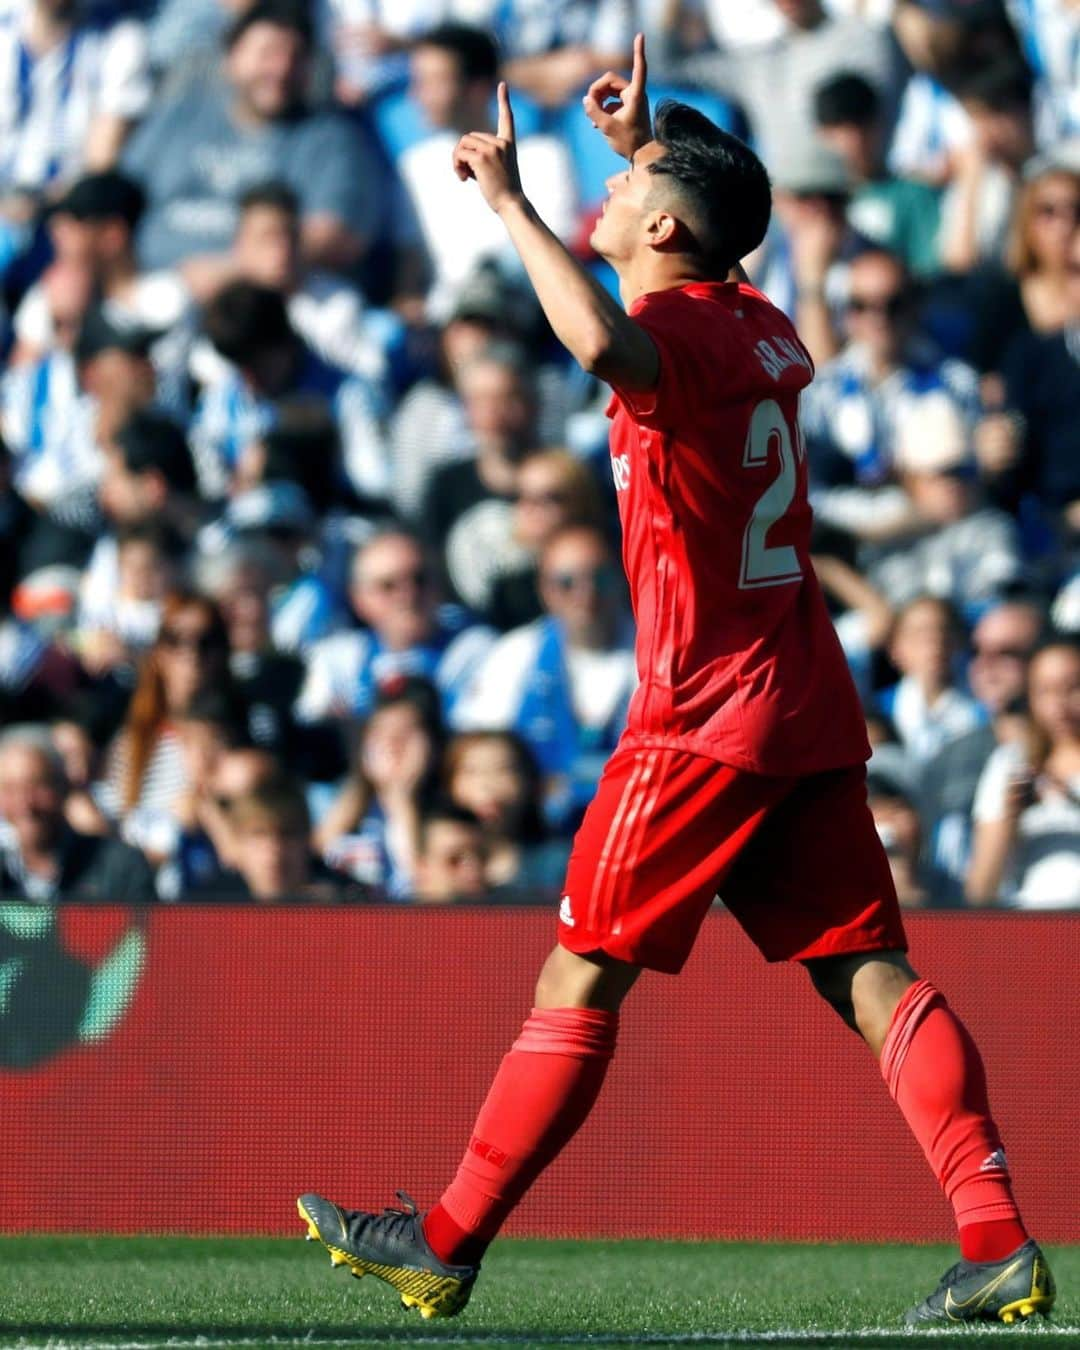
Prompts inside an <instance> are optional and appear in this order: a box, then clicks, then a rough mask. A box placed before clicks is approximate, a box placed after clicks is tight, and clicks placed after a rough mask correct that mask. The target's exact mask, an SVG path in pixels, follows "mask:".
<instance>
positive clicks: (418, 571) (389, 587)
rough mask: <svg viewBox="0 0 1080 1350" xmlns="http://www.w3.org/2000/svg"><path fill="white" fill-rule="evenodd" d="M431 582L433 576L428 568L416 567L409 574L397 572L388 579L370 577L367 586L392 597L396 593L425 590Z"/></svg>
mask: <svg viewBox="0 0 1080 1350" xmlns="http://www.w3.org/2000/svg"><path fill="white" fill-rule="evenodd" d="M430 580H431V574H430V573H429V572H428V570H427V568H426V567H414V568H411V569H410V570H409V571H408V572H395V573H394V574H393V575H392V576H386V577H368V580H367V584H368V586H370V587H371V589H372V590H373V591H381V592H382V593H383V594H384V595H390V594H392V593H393V592H394V591H406V590H412V589H413V588H414V587H415V588H416V590H423V588H424V587H425V586H426V585H427V584H428V582H429V581H430Z"/></svg>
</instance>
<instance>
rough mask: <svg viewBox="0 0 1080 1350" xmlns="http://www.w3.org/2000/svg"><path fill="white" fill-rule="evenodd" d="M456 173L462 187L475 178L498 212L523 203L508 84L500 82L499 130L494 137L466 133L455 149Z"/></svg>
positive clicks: (470, 132) (482, 132)
mask: <svg viewBox="0 0 1080 1350" xmlns="http://www.w3.org/2000/svg"><path fill="white" fill-rule="evenodd" d="M454 172H455V173H456V174H457V176H458V177H459V178H460V179H461V181H462V182H463V183H465V182H468V180H469V179H470V178H474V179H475V180H476V182H477V183H478V184H479V186H480V191H481V192H482V193H483V194H484V200H485V201H486V202H487V204H488V206H490V207H491V209H492V210H493V211H495V212H499V211H502V210H503V209H504V208H505V207H506V206H508V205H510V204H512V203H514V202H520V201H523V200H524V193H523V192H522V191H521V177H520V175H519V174H518V163H517V140H516V137H515V135H514V111H513V109H512V108H511V107H510V94H509V91H508V90H507V88H506V82H505V80H501V81H500V82H499V126H498V130H497V131H496V133H495V135H494V136H492V135H491V133H490V132H487V131H467V132H466V133H465V135H464V136H462V138H461V140H459V141H458V143H457V145H456V146H455V147H454Z"/></svg>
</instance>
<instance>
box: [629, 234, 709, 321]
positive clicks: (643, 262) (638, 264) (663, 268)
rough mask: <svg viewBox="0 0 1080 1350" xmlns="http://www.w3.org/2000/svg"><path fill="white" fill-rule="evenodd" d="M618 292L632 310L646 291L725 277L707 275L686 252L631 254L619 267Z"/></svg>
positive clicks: (673, 287) (650, 251)
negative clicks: (635, 255)
mask: <svg viewBox="0 0 1080 1350" xmlns="http://www.w3.org/2000/svg"><path fill="white" fill-rule="evenodd" d="M618 275H619V296H620V298H621V300H622V302H623V308H624V309H627V310H629V309H630V307H631V306H632V305H633V304H634V303H635V301H637V300H640V299H641V297H642V296H643V295H652V294H653V293H654V292H656V291H672V290H676V289H677V288H678V287H680V286H689V285H691V284H692V283H693V282H699V283H700V282H708V281H723V280H724V278H723V277H707V276H704V275H703V274H702V272H701V269H700V268H699V267H697V266H695V264H694V262H693V260H692V259H691V258H688V257H686V256H685V255H683V254H671V253H653V252H652V250H651V249H650V250H649V252H648V253H646V254H643V255H641V256H639V257H635V258H631V259H630V260H629V262H627V264H626V266H625V268H623V269H621V270H620V271H619V274H618Z"/></svg>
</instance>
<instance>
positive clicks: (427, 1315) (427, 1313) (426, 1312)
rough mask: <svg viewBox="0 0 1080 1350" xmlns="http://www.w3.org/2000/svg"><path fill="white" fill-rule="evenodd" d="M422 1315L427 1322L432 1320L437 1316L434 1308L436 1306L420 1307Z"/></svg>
mask: <svg viewBox="0 0 1080 1350" xmlns="http://www.w3.org/2000/svg"><path fill="white" fill-rule="evenodd" d="M420 1316H421V1317H422V1318H423V1319H424V1321H425V1322H430V1321H431V1319H432V1318H433V1317H434V1316H435V1309H434V1308H421V1309H420Z"/></svg>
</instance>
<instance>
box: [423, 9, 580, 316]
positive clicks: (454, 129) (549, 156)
mask: <svg viewBox="0 0 1080 1350" xmlns="http://www.w3.org/2000/svg"><path fill="white" fill-rule="evenodd" d="M544 8H545V10H546V11H550V8H551V7H550V6H548V5H545V7H544ZM558 55H559V57H560V58H561V57H562V56H563V55H564V52H560V53H558ZM497 76H498V54H497V49H496V46H495V43H494V41H493V39H492V38H491V37H490V36H489V35H488V34H487V33H485V32H483V30H481V29H478V28H468V27H465V26H464V25H461V24H445V25H443V26H441V27H439V28H433V29H431V30H429V31H428V32H427V33H425V34H424V35H423V37H422V38H421V39H420V40H419V41H418V42H417V44H416V45H415V47H414V48H413V51H412V56H411V58H410V90H411V94H412V97H413V99H414V100H415V102H416V103H417V104H418V106H419V107H420V109H421V111H422V112H423V114H424V117H425V119H426V121H427V123H428V125H429V126H430V127H431V128H432V130H431V132H430V134H429V135H427V136H425V137H423V138H422V139H421V140H419V141H417V142H416V144H415V145H412V146H410V147H409V148H408V149H407V150H406V151H405V152H404V153H403V154H402V156H401V158H400V161H399V164H398V168H399V171H400V173H401V178H402V181H403V182H404V184H405V187H406V189H407V190H408V192H409V196H410V198H411V200H412V205H413V209H414V210H415V212H416V216H417V220H418V221H419V224H420V230H421V232H422V234H423V238H424V243H425V245H426V247H427V251H428V254H429V256H430V258H431V262H432V266H433V269H434V280H433V289H432V292H431V294H430V296H429V311H430V312H431V313H432V314H433V315H434V316H435V317H437V318H438V317H444V316H445V315H447V314H448V313H450V312H451V310H452V309H453V306H454V303H455V301H456V299H457V297H458V293H459V292H460V290H461V288H462V286H463V285H464V284H465V282H466V281H467V280H468V278H469V277H470V276H471V275H472V274H473V273H474V272H475V271H476V268H477V266H478V265H479V264H480V263H481V262H483V261H484V260H486V259H489V258H497V257H506V256H507V254H508V245H507V242H506V238H505V233H504V231H503V230H502V227H501V225H500V222H499V221H498V219H497V218H496V217H494V216H493V215H492V213H491V212H490V211H489V210H488V209H487V207H486V206H485V204H484V201H483V199H482V198H481V197H480V194H479V193H477V192H469V191H466V190H465V189H464V188H463V187H462V185H461V182H460V181H459V179H458V176H457V174H456V173H455V172H454V168H453V159H452V152H453V148H454V145H455V144H456V142H457V139H458V137H459V136H460V135H461V134H462V133H463V132H466V131H470V130H475V129H476V128H485V127H490V126H491V125H492V116H491V106H492V100H493V98H494V94H495V82H496V79H497ZM511 78H512V77H511ZM518 163H519V165H520V169H521V176H522V180H523V181H524V183H525V184H526V185H527V187H528V190H529V191H530V192H531V193H533V194H534V198H533V200H534V201H535V204H536V209H537V211H538V212H539V213H540V215H541V216H542V217H543V218H544V220H545V221H546V223H547V224H548V225H549V226H550V227H551V229H552V230H554V232H555V233H556V234H557V235H559V236H560V238H562V239H564V240H569V239H570V237H571V236H572V234H573V232H574V226H575V204H574V195H573V183H574V173H573V166H572V165H571V163H570V158H569V155H568V153H567V151H566V148H565V146H564V145H563V144H562V143H561V142H560V141H559V140H557V139H556V138H555V137H553V136H540V135H534V136H523V137H522V139H521V141H520V143H519V145H518ZM509 256H511V257H512V256H513V254H512V250H510V251H509Z"/></svg>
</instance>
